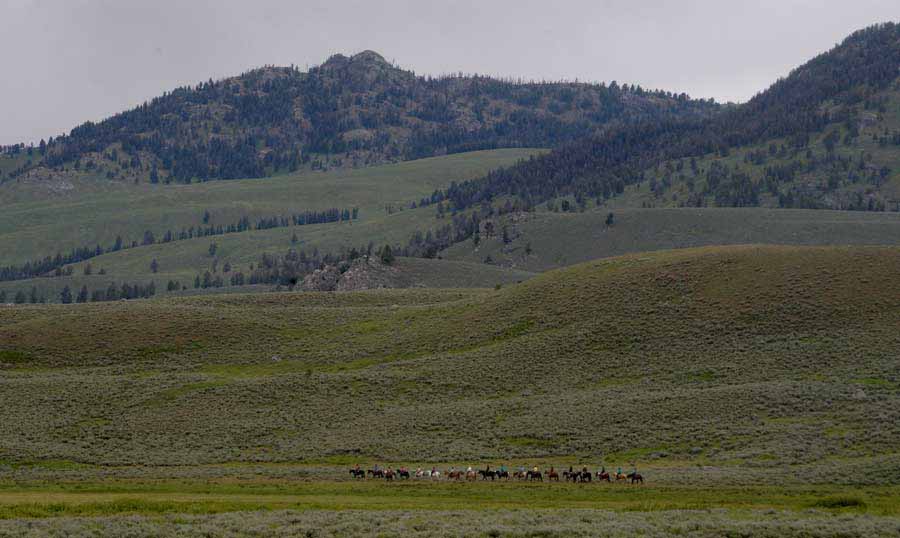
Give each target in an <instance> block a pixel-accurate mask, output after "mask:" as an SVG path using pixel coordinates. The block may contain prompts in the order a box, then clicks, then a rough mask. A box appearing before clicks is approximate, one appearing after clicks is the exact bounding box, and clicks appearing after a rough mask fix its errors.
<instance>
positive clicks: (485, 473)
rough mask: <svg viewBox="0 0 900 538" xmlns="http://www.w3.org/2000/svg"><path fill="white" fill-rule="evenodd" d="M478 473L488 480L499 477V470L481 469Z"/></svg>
mask: <svg viewBox="0 0 900 538" xmlns="http://www.w3.org/2000/svg"><path fill="white" fill-rule="evenodd" d="M478 474H480V475H481V479H482V480H487V479H488V478H490V479H491V480H494V479H495V478H497V471H491V470H490V469H479V470H478Z"/></svg>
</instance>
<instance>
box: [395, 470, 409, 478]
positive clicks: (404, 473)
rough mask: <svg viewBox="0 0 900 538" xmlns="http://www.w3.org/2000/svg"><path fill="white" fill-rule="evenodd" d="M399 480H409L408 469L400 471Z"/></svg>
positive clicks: (398, 472) (398, 473)
mask: <svg viewBox="0 0 900 538" xmlns="http://www.w3.org/2000/svg"><path fill="white" fill-rule="evenodd" d="M397 478H405V479H407V480H409V471H408V470H406V469H400V470H399V471H397Z"/></svg>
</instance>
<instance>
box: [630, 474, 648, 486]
mask: <svg viewBox="0 0 900 538" xmlns="http://www.w3.org/2000/svg"><path fill="white" fill-rule="evenodd" d="M626 478H628V479H629V480H631V483H632V484H643V483H644V477H643V476H641V473H628V475H626Z"/></svg>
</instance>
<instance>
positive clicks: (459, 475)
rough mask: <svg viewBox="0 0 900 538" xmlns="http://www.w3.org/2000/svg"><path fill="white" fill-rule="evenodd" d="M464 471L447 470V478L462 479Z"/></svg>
mask: <svg viewBox="0 0 900 538" xmlns="http://www.w3.org/2000/svg"><path fill="white" fill-rule="evenodd" d="M462 478H463V472H462V471H447V480H462Z"/></svg>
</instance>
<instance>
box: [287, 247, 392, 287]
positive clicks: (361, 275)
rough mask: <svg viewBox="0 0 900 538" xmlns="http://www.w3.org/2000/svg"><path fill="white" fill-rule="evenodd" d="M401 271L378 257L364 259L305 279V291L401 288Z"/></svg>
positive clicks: (325, 269) (319, 272) (324, 270)
mask: <svg viewBox="0 0 900 538" xmlns="http://www.w3.org/2000/svg"><path fill="white" fill-rule="evenodd" d="M400 286H401V283H400V271H399V270H398V269H397V268H395V267H391V266H389V265H385V264H383V263H381V260H380V259H378V258H377V257H374V256H373V257H362V258H357V259H355V260H353V261H352V262H351V263H350V264H349V265H345V266H344V267H337V266H334V265H329V266H327V267H325V268H323V269H318V270H316V271H314V272H313V273H311V274H309V275H307V276H306V278H304V279H303V283H302V284H301V285H300V289H302V290H303V291H360V290H371V289H377V288H396V287H400Z"/></svg>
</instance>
